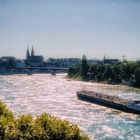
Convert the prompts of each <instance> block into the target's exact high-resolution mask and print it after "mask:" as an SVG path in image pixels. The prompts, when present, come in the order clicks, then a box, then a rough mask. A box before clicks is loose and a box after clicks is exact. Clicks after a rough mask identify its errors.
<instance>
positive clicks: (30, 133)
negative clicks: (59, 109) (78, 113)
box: [0, 102, 89, 140]
mask: <svg viewBox="0 0 140 140" xmlns="http://www.w3.org/2000/svg"><path fill="white" fill-rule="evenodd" d="M0 140H89V138H88V137H87V135H85V134H84V133H83V132H81V130H80V129H79V128H78V127H77V125H75V124H72V123H70V122H68V121H66V120H60V119H58V118H56V117H53V116H50V115H49V114H46V113H43V114H41V115H39V116H37V117H36V118H33V117H32V115H30V114H28V115H21V116H19V117H17V118H15V117H14V116H13V114H12V112H11V111H9V110H8V109H7V107H6V106H5V105H4V104H3V103H2V102H0Z"/></svg>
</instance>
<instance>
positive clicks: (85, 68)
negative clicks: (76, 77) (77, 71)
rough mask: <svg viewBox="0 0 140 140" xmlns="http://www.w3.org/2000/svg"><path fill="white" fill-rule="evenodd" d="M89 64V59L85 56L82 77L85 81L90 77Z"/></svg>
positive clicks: (83, 57)
mask: <svg viewBox="0 0 140 140" xmlns="http://www.w3.org/2000/svg"><path fill="white" fill-rule="evenodd" d="M87 73H88V64H87V58H86V56H85V55H83V56H82V67H81V76H82V78H83V79H87V77H88V75H87Z"/></svg>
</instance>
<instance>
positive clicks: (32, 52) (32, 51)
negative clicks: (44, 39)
mask: <svg viewBox="0 0 140 140" xmlns="http://www.w3.org/2000/svg"><path fill="white" fill-rule="evenodd" d="M30 56H31V57H32V56H34V47H33V45H32V50H31V55H30V51H29V46H27V52H26V58H27V59H28V58H29V57H30Z"/></svg>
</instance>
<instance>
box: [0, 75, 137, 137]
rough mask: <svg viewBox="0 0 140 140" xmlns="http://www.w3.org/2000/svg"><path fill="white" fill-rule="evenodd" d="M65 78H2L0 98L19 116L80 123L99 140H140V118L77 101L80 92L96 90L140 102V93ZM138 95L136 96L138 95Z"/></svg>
mask: <svg viewBox="0 0 140 140" xmlns="http://www.w3.org/2000/svg"><path fill="white" fill-rule="evenodd" d="M65 76H66V75H64V74H59V75H56V76H51V75H48V74H43V75H41V74H38V75H31V76H27V75H11V76H0V98H1V99H2V100H4V102H5V103H6V104H7V105H8V106H9V107H10V108H11V109H12V111H13V112H14V113H15V114H16V115H18V114H21V113H31V114H33V115H37V114H41V113H42V112H47V113H50V114H52V115H55V116H58V117H60V118H62V119H68V120H70V121H71V122H74V123H77V124H78V125H79V126H80V127H81V128H82V129H83V130H84V131H85V132H86V133H88V134H89V135H90V136H91V139H92V138H93V137H94V138H95V139H98V140H104V139H107V140H108V139H111V140H112V139H117V140H118V139H120V140H121V139H132V140H133V139H134V140H139V139H140V133H139V132H140V117H139V116H138V115H134V114H126V113H123V112H120V111H116V110H113V109H109V108H106V107H102V106H98V105H95V104H91V103H86V102H83V101H80V100H77V97H76V92H77V91H78V90H83V89H86V90H94V91H97V92H101V93H106V94H117V95H118V96H120V97H123V98H129V99H132V98H133V99H140V94H138V93H140V91H139V90H135V89H133V88H128V87H125V86H109V85H104V84H95V83H94V84H93V83H86V82H80V81H72V80H68V79H67V78H66V77H65ZM136 93H137V94H136Z"/></svg>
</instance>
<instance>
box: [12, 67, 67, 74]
mask: <svg viewBox="0 0 140 140" xmlns="http://www.w3.org/2000/svg"><path fill="white" fill-rule="evenodd" d="M12 70H13V71H18V72H27V73H28V72H33V73H53V72H55V73H67V72H68V68H61V67H16V68H14V69H12Z"/></svg>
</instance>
